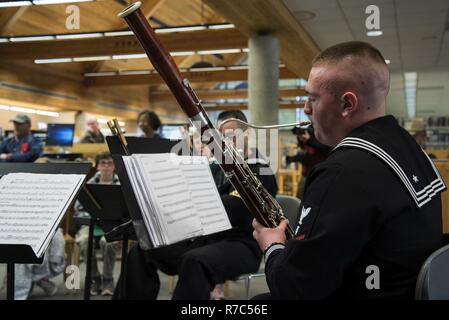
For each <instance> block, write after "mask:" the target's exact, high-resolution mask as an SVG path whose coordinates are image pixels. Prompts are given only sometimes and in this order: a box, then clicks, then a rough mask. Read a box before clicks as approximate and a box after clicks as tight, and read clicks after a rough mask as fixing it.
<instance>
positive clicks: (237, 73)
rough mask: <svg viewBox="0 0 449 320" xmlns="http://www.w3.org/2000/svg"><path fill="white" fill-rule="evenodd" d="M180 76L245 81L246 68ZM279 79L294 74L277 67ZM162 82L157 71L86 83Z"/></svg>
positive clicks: (195, 72) (105, 77)
mask: <svg viewBox="0 0 449 320" xmlns="http://www.w3.org/2000/svg"><path fill="white" fill-rule="evenodd" d="M182 76H183V77H184V78H187V79H189V81H190V82H192V83H194V82H227V81H247V80H248V70H220V71H190V72H183V73H182ZM279 78H280V79H295V78H297V77H296V75H295V74H294V73H293V72H291V71H289V70H287V69H286V68H279ZM160 84H164V82H163V80H162V78H161V77H160V76H159V74H157V73H153V74H143V75H116V76H101V77H87V78H86V85H88V86H92V87H104V86H129V85H160Z"/></svg>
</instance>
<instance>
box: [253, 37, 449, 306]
mask: <svg viewBox="0 0 449 320" xmlns="http://www.w3.org/2000/svg"><path fill="white" fill-rule="evenodd" d="M389 86H390V73H389V70H388V66H387V64H386V63H385V60H384V58H383V56H382V54H381V53H380V52H379V51H378V50H377V49H376V48H374V47H373V46H371V45H370V44H368V43H365V42H355V41H354V42H347V43H341V44H337V45H335V46H332V47H330V48H328V49H326V50H324V51H323V52H322V53H320V54H319V55H318V56H317V57H316V58H315V59H314V61H313V63H312V70H311V72H310V76H309V78H308V82H307V86H306V90H307V92H308V95H309V99H308V101H307V103H306V105H305V107H304V111H305V112H306V114H308V115H309V116H310V117H311V120H312V123H313V126H314V129H315V136H316V138H317V139H318V140H319V141H320V142H321V143H324V144H326V145H329V146H333V147H334V149H333V150H332V152H331V153H330V155H329V157H328V158H327V159H326V160H325V161H324V162H321V163H320V164H318V165H317V166H315V168H314V169H313V170H312V172H311V173H310V174H309V176H308V179H307V182H306V186H305V194H304V199H303V201H302V202H301V207H300V213H301V215H300V219H299V222H298V225H297V226H296V233H295V237H294V239H291V240H289V241H286V238H285V228H286V222H282V223H281V224H280V225H279V226H278V227H277V228H273V229H268V228H264V227H263V226H262V225H261V224H259V223H258V222H257V221H253V226H254V228H255V231H254V237H255V238H256V239H257V241H258V242H259V246H260V248H261V249H262V250H264V258H265V274H266V276H267V283H268V287H269V288H270V294H271V298H275V299H325V298H338V299H413V298H414V291H415V285H416V280H417V276H418V273H419V271H420V268H421V266H422V264H423V263H424V261H425V259H426V258H427V257H428V256H429V255H430V254H431V253H432V252H433V251H434V250H436V249H437V248H439V247H440V246H441V240H442V226H441V196H440V192H441V191H442V190H444V189H445V186H444V183H443V182H442V180H441V178H440V175H439V173H438V172H437V171H436V169H435V168H434V167H433V166H432V164H431V162H430V160H429V159H428V157H427V156H426V155H425V154H424V152H423V151H422V150H421V148H420V147H419V146H418V144H417V143H416V142H415V141H414V140H413V138H412V137H411V136H410V135H409V134H408V133H407V132H406V131H405V130H404V129H402V128H401V127H400V126H399V125H398V123H397V121H396V119H395V118H394V117H392V116H389V115H385V100H386V96H387V94H388V91H389ZM264 298H267V297H266V296H265V297H264Z"/></svg>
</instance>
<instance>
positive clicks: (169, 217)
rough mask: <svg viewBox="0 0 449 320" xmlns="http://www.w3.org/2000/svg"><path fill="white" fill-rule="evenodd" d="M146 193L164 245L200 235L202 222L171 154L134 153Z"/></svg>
mask: <svg viewBox="0 0 449 320" xmlns="http://www.w3.org/2000/svg"><path fill="white" fill-rule="evenodd" d="M132 157H133V159H135V161H136V164H137V167H138V168H139V170H140V172H141V178H142V181H143V185H144V188H145V190H146V192H147V193H148V194H149V195H150V197H149V199H151V200H153V202H152V207H153V209H154V211H153V213H154V214H156V215H157V216H158V218H159V223H160V226H161V229H162V230H163V231H164V232H163V234H164V236H165V241H166V243H165V244H171V243H174V242H177V241H180V240H184V239H188V238H191V237H194V236H199V235H202V234H203V228H202V224H201V220H200V218H199V217H198V215H197V212H196V210H195V205H194V203H193V202H192V199H191V196H190V193H189V186H188V184H187V183H186V181H185V179H184V177H183V173H182V171H181V169H180V168H179V166H178V165H177V164H176V163H174V162H173V161H171V159H170V154H167V153H163V154H134V155H132Z"/></svg>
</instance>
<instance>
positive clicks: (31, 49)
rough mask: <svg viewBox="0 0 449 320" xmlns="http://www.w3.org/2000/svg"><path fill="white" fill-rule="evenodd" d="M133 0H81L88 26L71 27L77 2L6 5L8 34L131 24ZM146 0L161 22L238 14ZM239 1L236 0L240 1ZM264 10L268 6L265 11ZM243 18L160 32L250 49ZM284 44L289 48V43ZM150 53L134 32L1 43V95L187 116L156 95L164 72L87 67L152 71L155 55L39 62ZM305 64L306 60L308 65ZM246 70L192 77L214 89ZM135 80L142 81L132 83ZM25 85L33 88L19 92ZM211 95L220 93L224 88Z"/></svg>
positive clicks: (223, 57) (200, 58)
mask: <svg viewBox="0 0 449 320" xmlns="http://www.w3.org/2000/svg"><path fill="white" fill-rule="evenodd" d="M226 1H227V0H226ZM226 1H225V0H223V1H217V2H218V3H220V2H226ZM130 2H133V1H124V0H99V1H95V2H85V3H73V5H76V6H77V7H78V8H79V11H80V29H74V30H69V29H67V28H66V19H67V18H68V16H69V13H67V12H66V9H67V7H68V6H69V5H71V4H52V5H43V6H35V5H33V6H29V7H17V8H0V37H20V36H33V35H56V34H69V33H88V32H107V31H119V30H128V28H127V26H126V23H125V22H124V21H123V20H122V19H120V18H118V17H117V13H118V12H120V11H121V10H122V9H123V8H124V7H125V6H126V5H127V3H130ZM142 2H143V4H142V11H143V12H144V14H145V15H146V16H147V18H149V19H150V22H151V24H152V25H153V27H174V26H186V25H199V24H219V23H226V22H228V21H231V19H229V17H228V16H227V15H228V13H226V14H225V15H224V16H226V19H225V18H223V16H222V13H223V12H224V11H226V10H223V9H222V7H223V4H220V5H219V7H220V8H219V10H218V9H217V5H216V4H215V5H214V4H212V3H213V2H214V1H209V0H207V1H205V2H203V1H201V0H188V1H186V0H143V1H142ZM232 2H233V3H234V1H232ZM240 2H241V1H240ZM261 2H267V4H270V3H271V1H269V0H261ZM233 5H236V4H235V3H234V4H233ZM265 7H266V10H269V9H270V8H269V6H265ZM249 9H251V8H249V7H248V6H246V7H245V10H249ZM276 10H278V9H276ZM222 11H223V12H222ZM247 14H250V13H249V12H248V13H247ZM258 14H261V13H260V12H258ZM241 19H242V18H241V15H239V16H238V18H237V20H238V22H239V25H240V26H238V28H237V29H222V30H201V31H191V32H179V33H166V34H160V38H161V40H162V41H163V43H164V44H166V46H167V47H168V48H169V49H170V50H171V51H199V50H211V49H231V48H239V49H243V48H246V47H247V39H248V38H247V37H248V33H247V28H248V27H247V26H245V23H244V22H242V21H241ZM271 19H272V22H273V24H274V25H276V23H277V22H276V19H275V18H273V17H271ZM278 19H285V16H282V15H280V16H279V17H278ZM250 20H251V19H250ZM231 22H233V21H231ZM248 23H249V22H248ZM289 23H290V22H289ZM251 24H252V28H256V26H254V23H252V22H251ZM240 30H242V31H243V33H241V31H240ZM309 45H310V43H309ZM289 46H291V45H289ZM281 50H283V49H282V48H281ZM142 52H143V51H142V49H141V48H140V45H139V44H138V43H137V41H136V39H135V38H134V36H121V37H101V38H89V39H67V40H50V41H39V42H36V41H33V42H0V100H1V99H10V98H11V97H15V99H18V102H20V101H19V100H20V99H22V101H23V102H30V103H32V102H33V101H34V102H35V103H36V106H37V107H39V106H45V105H47V106H51V107H55V108H59V109H60V110H63V109H70V110H89V111H92V110H95V111H97V112H100V113H103V114H117V113H120V114H121V115H122V117H125V118H126V117H128V118H132V117H135V113H136V112H137V111H138V110H141V109H144V108H149V107H150V108H152V109H155V110H156V111H158V112H160V113H161V114H162V116H164V115H167V116H173V114H175V115H179V116H182V115H181V113H180V110H179V109H180V108H179V107H177V106H176V105H175V104H171V105H167V104H164V107H163V109H161V110H158V106H157V102H158V101H157V99H156V100H154V101H153V102H152V97H154V96H157V92H159V91H161V92H162V93H164V90H166V87H165V86H164V85H163V84H162V82H161V81H160V80H157V79H158V76H157V75H155V76H153V75H139V76H120V75H119V76H115V77H98V78H95V79H87V78H86V77H85V76H84V74H85V73H92V72H110V71H114V72H120V71H124V70H151V69H152V66H151V64H150V63H149V61H148V60H147V59H128V60H106V61H88V62H70V63H52V64H35V63H34V59H48V58H63V57H64V58H67V57H69V58H75V57H91V56H112V55H118V54H136V53H142ZM281 52H283V51H281ZM174 58H175V61H176V63H177V65H178V66H179V67H180V68H190V67H192V65H194V64H195V63H198V62H207V63H209V64H210V65H212V66H226V67H228V66H232V65H238V64H240V63H241V62H242V61H243V60H244V59H245V54H244V53H230V54H220V55H198V54H194V55H190V56H177V57H174ZM283 62H284V63H286V65H287V67H288V66H289V65H293V68H292V69H290V70H291V71H294V73H293V72H291V71H289V70H287V69H285V70H284V69H282V73H281V74H284V77H290V78H295V77H296V74H301V73H302V71H303V70H301V72H298V65H297V64H296V65H295V64H292V63H290V62H289V61H283ZM301 63H302V62H301ZM302 67H304V66H303V65H302ZM295 73H296V74H295ZM217 74H220V76H217ZM236 74H239V76H236ZM246 74H247V71H243V72H236V71H235V70H226V71H221V72H215V73H214V72H212V71H210V72H206V71H203V72H197V73H195V74H193V73H192V75H191V76H190V80H191V81H192V82H195V83H194V87H195V88H197V89H201V90H211V89H213V88H214V87H215V86H216V85H217V82H221V81H232V80H246V77H247V76H246ZM286 75H287V76H286ZM124 77H128V78H124ZM150 79H152V80H150ZM147 80H149V81H147ZM9 84H16V85H19V86H16V88H15V89H14V90H16V91H14V90H13V89H11V88H12V86H11V85H9ZM129 84H134V85H133V86H129ZM111 85H114V86H111ZM17 87H19V89H20V88H22V89H23V88H25V89H23V90H22V91H20V92H19V91H17V90H18V89H17ZM223 94H224V93H223ZM236 94H237V93H236ZM226 95H227V97H229V95H230V93H229V92H227V93H226ZM238 95H239V96H242V93H241V92H239V93H238ZM284 95H285V93H284ZM210 96H214V97H219V96H220V92H217V93H216V94H211V95H210ZM64 97H65V98H64ZM67 97H72V98H73V97H74V99H71V98H67ZM63 100H67V101H63ZM111 105H112V106H113V107H111Z"/></svg>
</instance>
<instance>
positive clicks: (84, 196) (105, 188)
mask: <svg viewBox="0 0 449 320" xmlns="http://www.w3.org/2000/svg"><path fill="white" fill-rule="evenodd" d="M78 200H79V201H80V202H81V204H82V205H83V207H84V209H85V210H86V211H87V212H89V214H90V216H91V217H90V218H74V220H76V221H77V224H79V225H88V226H89V237H88V244H87V261H86V277H85V281H84V300H89V299H90V287H91V280H92V277H91V271H92V255H93V247H94V246H93V229H94V225H98V226H100V227H102V228H103V230H104V231H105V238H106V240H107V241H108V242H111V241H119V240H121V241H123V244H122V263H121V270H124V268H125V265H126V256H127V252H128V240H129V239H130V238H132V235H130V234H129V233H127V232H120V233H116V232H114V231H115V229H116V228H118V227H120V226H122V225H123V224H126V223H127V222H129V221H130V218H129V214H128V209H127V207H126V204H125V200H124V198H123V193H122V188H121V186H120V185H102V184H86V185H85V188H83V190H81V192H80V194H79V197H78Z"/></svg>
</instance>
